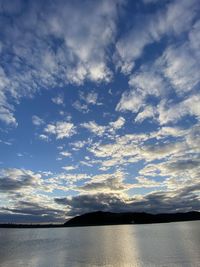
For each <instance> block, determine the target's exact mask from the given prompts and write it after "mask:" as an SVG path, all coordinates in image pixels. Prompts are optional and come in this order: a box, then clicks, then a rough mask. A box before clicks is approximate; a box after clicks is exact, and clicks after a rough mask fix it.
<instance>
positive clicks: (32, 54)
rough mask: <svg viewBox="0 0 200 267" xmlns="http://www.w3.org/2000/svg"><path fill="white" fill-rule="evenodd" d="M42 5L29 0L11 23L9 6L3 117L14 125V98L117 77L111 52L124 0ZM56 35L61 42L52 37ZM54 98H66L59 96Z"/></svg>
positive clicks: (0, 72) (5, 20)
mask: <svg viewBox="0 0 200 267" xmlns="http://www.w3.org/2000/svg"><path fill="white" fill-rule="evenodd" d="M12 5H13V6H14V3H13V4H12ZM41 5H42V4H40V2H37V4H34V8H33V7H32V3H27V5H26V9H25V12H24V10H21V12H19V13H17V14H18V15H17V16H13V21H12V23H11V22H10V21H9V20H8V16H9V14H10V13H9V12H10V11H9V9H5V10H4V13H5V16H4V17H3V21H2V24H3V23H4V24H5V25H6V28H5V27H4V29H3V32H2V34H3V35H4V36H5V39H3V40H2V41H1V44H2V47H3V48H2V51H4V56H5V57H6V56H7V55H9V57H11V58H10V61H9V63H8V64H6V66H5V65H4V66H3V64H2V66H0V76H1V82H0V87H1V88H2V90H1V92H2V93H1V95H0V119H1V120H2V121H4V122H6V123H7V124H10V125H15V126H17V122H16V119H15V117H14V108H13V107H12V106H11V105H10V104H9V103H11V101H13V102H14V103H19V102H20V99H21V98H23V97H33V96H34V95H35V93H37V92H38V91H39V90H41V88H46V89H50V88H55V87H57V86H59V87H62V86H65V85H67V84H69V83H76V84H83V83H84V82H85V81H86V80H87V81H88V80H89V81H93V82H102V81H105V82H108V81H110V80H111V77H112V72H111V70H110V69H109V67H108V64H109V62H110V60H111V58H110V57H109V56H108V55H107V52H106V51H107V49H108V48H109V46H110V45H112V43H114V39H115V33H116V19H117V16H118V13H117V10H118V8H119V6H120V5H121V1H120V0H119V1H118V0H117V1H114V0H111V1H101V2H93V1H87V3H84V4H83V3H82V1H77V3H76V4H75V5H74V3H73V1H58V2H57V3H54V2H49V3H48V5H46V8H45V9H43V7H42V6H41ZM10 6H11V5H10ZM41 9H42V10H43V12H42V13H41ZM6 14H8V16H6ZM80 17H81V23H80ZM36 18H37V19H36ZM13 24H14V25H15V27H13ZM27 29H28V34H25V32H27ZM51 38H52V39H54V40H60V41H59V42H51ZM55 43H56V46H57V47H56V49H55ZM33 44H34V45H33ZM4 48H5V49H4ZM5 62H6V61H5ZM4 67H5V70H4ZM5 73H6V74H5ZM5 96H9V99H7V98H6V97H5ZM2 97H3V98H4V100H3V103H2ZM54 102H56V103H59V104H61V102H62V101H61V99H60V98H59V99H58V98H57V99H54Z"/></svg>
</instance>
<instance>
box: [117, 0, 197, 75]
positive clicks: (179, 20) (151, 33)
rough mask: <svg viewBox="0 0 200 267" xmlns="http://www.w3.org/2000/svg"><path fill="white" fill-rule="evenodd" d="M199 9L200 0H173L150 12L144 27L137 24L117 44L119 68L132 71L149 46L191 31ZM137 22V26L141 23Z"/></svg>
mask: <svg viewBox="0 0 200 267" xmlns="http://www.w3.org/2000/svg"><path fill="white" fill-rule="evenodd" d="M198 10H199V6H198V1H197V0H192V1H187V0H183V1H181V2H180V1H173V2H171V3H169V4H168V5H167V6H164V9H163V10H161V11H159V12H157V13H156V14H153V15H152V14H150V15H149V16H148V15H146V17H145V18H144V22H143V24H142V25H141V23H140V24H139V25H140V27H136V26H135V25H134V24H133V27H132V29H130V30H129V32H126V33H125V34H124V35H123V36H122V37H121V38H120V39H119V40H118V41H117V43H116V54H115V60H116V63H117V67H120V68H121V71H122V72H124V73H130V72H131V70H132V69H133V67H134V65H135V61H136V60H137V59H138V58H139V57H140V56H141V55H142V53H143V51H144V49H145V47H147V46H148V45H149V44H152V43H155V42H159V41H160V40H161V39H162V38H163V37H164V36H166V35H167V36H175V37H176V36H179V35H180V34H181V33H184V32H187V31H188V30H189V29H190V28H191V26H192V23H193V21H194V19H195V17H196V16H197V14H198ZM140 20H141V17H140ZM133 21H134V20H133ZM135 24H136V25H137V23H135Z"/></svg>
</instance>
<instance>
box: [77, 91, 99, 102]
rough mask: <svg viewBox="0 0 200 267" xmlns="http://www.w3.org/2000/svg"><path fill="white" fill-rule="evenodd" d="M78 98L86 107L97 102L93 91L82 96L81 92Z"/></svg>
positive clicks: (96, 95) (96, 96)
mask: <svg viewBox="0 0 200 267" xmlns="http://www.w3.org/2000/svg"><path fill="white" fill-rule="evenodd" d="M80 98H81V100H83V101H84V102H86V104H88V105H96V104H97V100H98V94H97V93H96V92H94V91H92V92H89V93H88V94H84V93H83V92H81V94H80Z"/></svg>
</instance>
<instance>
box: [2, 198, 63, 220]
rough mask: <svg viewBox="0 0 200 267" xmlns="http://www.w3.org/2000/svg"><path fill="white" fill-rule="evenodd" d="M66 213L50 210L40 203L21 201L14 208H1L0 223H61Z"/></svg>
mask: <svg viewBox="0 0 200 267" xmlns="http://www.w3.org/2000/svg"><path fill="white" fill-rule="evenodd" d="M63 220H64V211H63V210H58V209H54V208H48V207H45V206H43V205H39V204H38V203H31V202H27V201H19V202H18V203H17V204H16V205H15V206H14V207H13V208H6V207H3V208H1V212H0V222H1V223H2V222H8V223H9V222H18V223H19V222H30V223H31V222H38V223H39V222H60V221H63Z"/></svg>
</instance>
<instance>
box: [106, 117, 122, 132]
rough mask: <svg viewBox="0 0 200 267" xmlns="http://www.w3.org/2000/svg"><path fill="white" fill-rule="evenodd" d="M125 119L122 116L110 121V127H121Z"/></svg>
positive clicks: (115, 128) (116, 128)
mask: <svg viewBox="0 0 200 267" xmlns="http://www.w3.org/2000/svg"><path fill="white" fill-rule="evenodd" d="M125 122H126V120H125V119H124V118H123V117H119V118H118V119H117V120H116V121H113V122H110V123H109V124H110V126H111V129H114V130H118V129H120V128H122V127H123V126H124V124H125Z"/></svg>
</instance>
